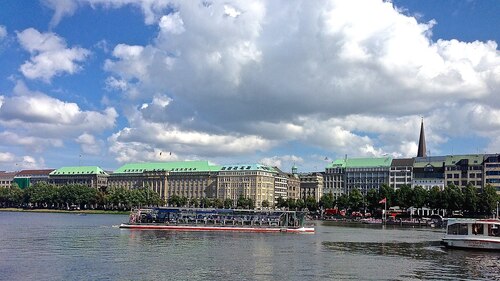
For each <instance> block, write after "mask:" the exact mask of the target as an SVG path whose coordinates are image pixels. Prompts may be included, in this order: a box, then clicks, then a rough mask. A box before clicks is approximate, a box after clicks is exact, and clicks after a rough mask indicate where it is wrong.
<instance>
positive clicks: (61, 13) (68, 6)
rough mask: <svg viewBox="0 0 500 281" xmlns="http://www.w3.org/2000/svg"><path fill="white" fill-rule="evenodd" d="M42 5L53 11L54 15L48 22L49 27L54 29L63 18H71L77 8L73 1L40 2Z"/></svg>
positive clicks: (50, 0) (49, 0)
mask: <svg viewBox="0 0 500 281" xmlns="http://www.w3.org/2000/svg"><path fill="white" fill-rule="evenodd" d="M42 3H43V4H44V5H45V6H47V7H49V8H51V9H52V10H54V15H53V16H52V19H51V20H50V27H55V26H57V25H58V24H59V22H60V21H61V19H62V18H63V17H65V16H71V15H73V13H74V12H75V11H76V9H77V8H78V3H77V1H75V0H42Z"/></svg>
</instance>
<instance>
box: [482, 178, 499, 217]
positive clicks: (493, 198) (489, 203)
mask: <svg viewBox="0 0 500 281" xmlns="http://www.w3.org/2000/svg"><path fill="white" fill-rule="evenodd" d="M479 197H480V202H481V207H482V212H483V213H484V214H485V215H491V214H492V213H493V211H494V210H496V206H497V202H498V195H497V193H496V190H495V188H494V187H493V186H491V185H490V184H487V185H486V186H485V187H484V188H483V192H481V195H480V196H479Z"/></svg>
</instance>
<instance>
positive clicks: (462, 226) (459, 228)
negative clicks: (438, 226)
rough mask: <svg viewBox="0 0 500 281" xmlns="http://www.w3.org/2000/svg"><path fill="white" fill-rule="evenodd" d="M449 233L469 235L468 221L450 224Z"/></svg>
mask: <svg viewBox="0 0 500 281" xmlns="http://www.w3.org/2000/svg"><path fill="white" fill-rule="evenodd" d="M448 234H449V235H467V234H468V231H467V224H466V223H455V224H452V225H450V226H448Z"/></svg>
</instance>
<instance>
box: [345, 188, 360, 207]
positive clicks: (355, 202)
mask: <svg viewBox="0 0 500 281" xmlns="http://www.w3.org/2000/svg"><path fill="white" fill-rule="evenodd" d="M348 202H349V207H350V209H351V210H352V211H359V210H360V209H361V207H362V206H363V195H362V194H361V191H359V189H357V188H355V189H353V190H351V192H350V193H349V197H348Z"/></svg>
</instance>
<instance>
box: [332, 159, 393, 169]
mask: <svg viewBox="0 0 500 281" xmlns="http://www.w3.org/2000/svg"><path fill="white" fill-rule="evenodd" d="M391 162H392V157H380V158H347V159H337V160H335V161H333V162H332V163H330V164H329V165H328V166H326V167H327V168H337V167H340V168H374V167H390V166H391Z"/></svg>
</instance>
